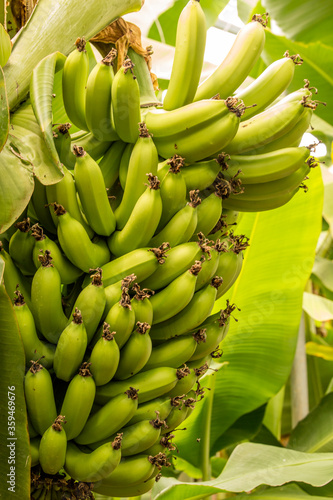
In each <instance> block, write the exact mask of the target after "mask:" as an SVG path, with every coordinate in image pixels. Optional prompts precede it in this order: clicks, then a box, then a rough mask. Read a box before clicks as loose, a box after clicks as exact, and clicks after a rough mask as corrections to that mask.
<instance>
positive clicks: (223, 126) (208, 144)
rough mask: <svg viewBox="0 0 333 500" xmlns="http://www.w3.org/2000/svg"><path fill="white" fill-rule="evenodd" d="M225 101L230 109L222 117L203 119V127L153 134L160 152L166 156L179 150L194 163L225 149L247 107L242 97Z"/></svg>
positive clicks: (179, 152) (189, 161)
mask: <svg viewBox="0 0 333 500" xmlns="http://www.w3.org/2000/svg"><path fill="white" fill-rule="evenodd" d="M222 102H223V103H224V106H225V107H226V109H227V112H226V114H225V115H224V116H222V117H221V118H218V119H217V120H210V121H208V122H207V123H205V122H204V123H202V125H201V126H200V127H190V126H189V125H188V126H187V127H186V130H185V131H184V132H181V133H179V134H175V133H173V134H172V135H170V136H167V137H154V142H155V145H156V148H157V151H158V154H159V155H160V156H162V157H163V158H170V157H172V156H173V155H174V154H178V155H180V156H182V157H184V158H185V161H186V162H187V163H193V162H195V161H200V160H202V159H204V158H207V157H209V156H212V155H215V154H217V153H218V152H220V151H221V150H224V149H225V148H226V147H227V145H228V144H229V143H230V142H232V140H233V138H234V137H235V135H236V133H237V131H238V126H239V121H240V117H241V116H242V115H243V113H244V111H245V107H244V104H243V102H242V101H238V99H236V98H232V97H228V98H227V99H226V100H225V101H222ZM171 113H172V111H171ZM183 120H184V118H183Z"/></svg>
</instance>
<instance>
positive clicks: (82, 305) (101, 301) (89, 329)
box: [72, 267, 106, 344]
mask: <svg viewBox="0 0 333 500" xmlns="http://www.w3.org/2000/svg"><path fill="white" fill-rule="evenodd" d="M92 271H95V272H94V273H93V274H92V275H91V276H90V278H91V283H90V284H89V285H88V286H87V287H85V288H84V289H83V290H82V291H81V292H80V294H79V295H78V297H77V299H76V301H75V304H74V306H73V309H72V314H73V313H74V311H75V309H76V308H77V309H79V311H81V314H82V318H83V324H84V326H85V329H86V333H87V342H88V344H89V343H90V341H91V340H92V338H93V336H94V333H95V332H96V329H97V327H98V325H99V322H100V320H101V318H102V315H103V313H104V309H105V305H106V295H105V290H104V286H103V282H102V270H101V268H99V267H98V268H97V269H94V270H92Z"/></svg>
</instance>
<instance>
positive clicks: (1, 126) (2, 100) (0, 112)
mask: <svg viewBox="0 0 333 500" xmlns="http://www.w3.org/2000/svg"><path fill="white" fill-rule="evenodd" d="M8 132H9V108H8V101H7V93H6V82H5V77H4V74H3V69H2V68H0V151H1V150H2V148H3V147H4V145H5V144H6V141H7V137H8Z"/></svg>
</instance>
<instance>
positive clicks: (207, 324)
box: [0, 0, 318, 500]
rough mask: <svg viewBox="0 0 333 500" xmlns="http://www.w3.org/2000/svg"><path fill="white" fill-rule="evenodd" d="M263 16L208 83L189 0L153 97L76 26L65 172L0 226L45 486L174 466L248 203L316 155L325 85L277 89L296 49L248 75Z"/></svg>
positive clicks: (125, 485)
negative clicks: (317, 116) (313, 132)
mask: <svg viewBox="0 0 333 500" xmlns="http://www.w3.org/2000/svg"><path fill="white" fill-rule="evenodd" d="M266 21H267V15H264V16H259V15H256V16H254V17H253V20H252V21H251V22H250V23H249V24H248V25H246V26H245V27H244V28H243V29H242V30H241V31H240V33H239V35H238V36H237V38H236V40H235V43H234V45H233V47H232V48H231V50H230V53H229V54H228V55H227V57H226V59H225V60H224V61H223V62H222V63H221V65H220V66H219V67H218V68H217V69H216V70H215V72H214V73H212V75H210V76H209V77H208V78H207V80H206V81H204V82H203V83H201V84H200V85H199V79H200V74H201V69H202V63H203V54H204V49H205V38H206V24H205V16H204V14H203V11H202V8H201V6H200V2H199V1H198V0H190V1H189V2H188V4H187V5H186V6H185V8H184V10H183V12H182V13H181V16H180V19H179V23H178V26H177V41H176V53H175V59H174V62H173V67H172V74H171V80H170V85H169V88H168V91H167V94H166V97H165V100H164V103H163V106H157V107H153V106H150V107H148V108H147V107H142V108H141V106H140V86H139V83H138V78H137V77H136V68H135V65H134V64H133V62H132V61H131V60H130V59H129V58H127V59H125V61H124V64H123V66H122V67H121V68H120V69H119V70H118V71H117V72H115V67H114V65H113V62H114V60H115V58H116V52H115V50H114V49H113V50H112V51H111V52H110V53H109V54H108V56H106V57H105V58H104V59H103V60H102V61H101V62H100V63H98V64H96V65H95V67H94V68H93V69H92V70H91V71H90V72H89V58H88V55H87V52H86V50H85V40H84V39H82V38H78V39H77V41H76V48H75V49H74V51H73V52H72V53H71V54H70V55H69V56H68V57H67V59H66V62H65V65H64V69H63V73H62V91H63V104H64V108H65V110H66V113H67V116H68V118H69V120H70V122H71V123H65V124H57V125H56V126H54V127H53V131H54V143H55V147H56V150H57V152H58V155H59V158H60V161H61V162H62V164H63V172H64V175H63V178H62V180H61V181H60V182H58V183H57V184H54V185H50V186H47V187H45V186H44V185H43V184H42V183H40V182H39V181H38V180H37V178H36V180H35V189H34V193H33V195H32V199H31V202H30V203H29V206H28V210H27V214H26V215H25V217H22V220H20V222H17V224H16V225H15V227H13V228H11V230H10V231H8V232H7V233H6V234H7V236H8V238H7V240H6V239H3V241H1V242H0V258H1V259H2V260H3V261H4V263H5V267H4V274H3V278H4V283H5V287H6V290H7V292H8V294H9V295H10V296H11V297H12V299H13V301H14V305H13V307H14V312H15V315H16V318H17V323H18V326H19V329H20V332H21V337H22V344H23V348H24V353H25V358H26V374H25V379H24V390H25V397H26V406H27V412H28V420H29V435H30V438H31V439H30V448H31V466H32V467H33V469H32V470H33V472H32V498H36V499H37V498H40V499H44V498H47V499H51V500H52V499H57V498H63V497H64V495H65V494H67V493H68V494H71V495H72V498H91V490H92V489H93V491H96V492H97V493H100V494H103V495H107V496H112V497H131V496H138V495H141V494H144V493H145V492H147V491H149V490H150V489H151V488H152V486H153V484H154V482H155V480H158V479H159V477H160V475H161V471H163V467H168V466H170V465H171V458H172V452H173V451H174V450H175V445H174V444H173V442H172V439H174V438H175V436H177V429H179V428H180V427H181V426H182V423H183V421H184V420H185V419H186V418H187V417H188V416H189V415H190V414H191V412H192V411H193V410H194V407H195V405H196V404H197V402H199V401H200V399H202V397H203V389H202V387H201V385H200V379H201V377H203V376H204V375H205V374H206V373H207V370H209V367H210V364H211V362H212V360H213V359H214V358H219V357H220V356H221V354H220V350H219V345H220V343H221V342H222V341H223V339H224V337H225V335H226V334H227V332H228V328H229V323H230V316H231V315H232V313H233V311H234V310H235V309H236V306H235V305H234V304H230V303H229V301H227V302H226V306H225V308H222V309H221V310H220V312H219V313H217V314H214V315H212V314H211V313H212V310H213V307H214V304H215V302H216V300H218V299H220V298H221V297H222V296H223V295H224V294H226V292H227V291H228V290H229V289H230V287H231V286H232V285H233V284H234V282H235V281H236V279H237V277H238V276H239V274H240V272H241V269H242V264H243V252H244V251H245V250H246V248H247V246H248V245H249V243H248V238H247V237H246V236H245V235H238V234H235V231H234V229H233V226H234V225H235V224H236V221H237V217H238V213H239V212H240V211H245V212H247V211H262V210H270V209H273V208H276V207H279V206H281V205H283V204H285V203H287V202H288V201H289V200H290V199H291V198H292V197H293V196H294V195H295V193H296V192H297V191H298V190H299V188H300V187H304V188H305V186H304V184H303V181H304V179H305V178H307V175H308V174H309V172H310V170H311V168H312V167H314V166H315V165H316V160H315V159H314V158H313V157H311V156H310V150H309V149H308V148H305V147H299V144H300V141H301V137H302V135H303V133H304V132H305V131H306V130H307V128H308V126H309V124H310V121H311V116H312V114H313V112H314V110H315V108H316V106H317V105H318V101H315V100H312V94H313V91H314V89H313V88H311V87H310V84H309V82H308V81H305V85H304V87H303V88H302V89H299V90H297V91H296V92H293V93H292V94H289V95H287V96H286V97H283V98H282V99H280V100H278V101H277V99H279V98H280V96H281V95H282V94H283V92H284V91H285V90H286V88H287V87H288V85H289V84H290V82H291V80H292V78H293V75H294V71H295V68H296V66H297V65H299V64H301V62H302V60H301V58H300V56H298V55H295V56H290V55H289V53H288V52H286V54H285V55H284V57H283V58H282V59H280V60H278V61H275V62H274V63H273V64H271V65H270V66H269V67H268V68H267V69H266V70H265V71H264V72H263V73H262V75H261V76H260V77H259V78H257V79H256V80H255V81H254V82H253V83H252V84H251V85H249V86H248V87H245V88H243V87H242V84H243V82H244V80H245V79H246V77H247V76H248V75H249V73H250V71H251V69H252V67H253V66H254V64H255V63H256V61H257V60H258V58H259V57H260V54H261V51H262V50H263V47H264V43H265V26H266ZM315 91H316V89H315ZM71 125H74V126H75V127H77V128H79V129H80V130H79V131H77V132H75V133H73V134H70V127H71ZM64 475H65V476H66V477H71V478H72V479H71V480H70V481H65V480H64V479H63V478H64V477H65V476H64ZM79 492H80V493H79ZM79 495H81V496H79ZM84 495H85V496H84Z"/></svg>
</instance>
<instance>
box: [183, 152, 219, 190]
mask: <svg viewBox="0 0 333 500" xmlns="http://www.w3.org/2000/svg"><path fill="white" fill-rule="evenodd" d="M223 160H224V155H221V154H220V155H218V156H217V158H216V159H214V160H207V161H201V162H196V163H193V164H191V165H187V166H185V168H183V170H182V176H183V179H184V180H185V184H186V189H187V191H191V190H193V189H199V191H203V190H205V189H207V188H208V187H209V186H210V185H211V184H213V182H214V181H215V179H216V177H217V174H218V173H219V172H220V170H221V168H222V166H223V165H224V161H223Z"/></svg>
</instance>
